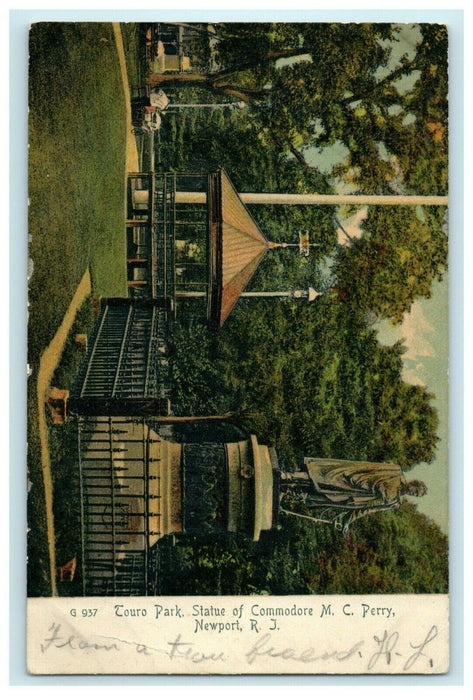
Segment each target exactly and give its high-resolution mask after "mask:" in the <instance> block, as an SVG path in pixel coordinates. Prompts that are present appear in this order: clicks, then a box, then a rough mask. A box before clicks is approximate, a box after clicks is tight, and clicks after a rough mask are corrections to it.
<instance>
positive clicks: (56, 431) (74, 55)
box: [28, 23, 127, 595]
mask: <svg viewBox="0 0 473 700" xmlns="http://www.w3.org/2000/svg"><path fill="white" fill-rule="evenodd" d="M29 48H30V67H29V91H30V94H29V110H30V113H29V201H30V208H29V234H30V252H29V255H30V257H31V258H32V260H33V263H34V272H33V276H32V279H31V281H30V285H29V304H30V306H29V319H28V361H29V363H30V366H31V367H32V369H33V374H32V375H31V377H30V378H29V380H28V476H29V482H30V483H29V496H28V523H29V527H30V532H29V536H28V562H29V566H28V569H29V572H28V573H29V575H28V593H29V595H50V591H51V589H50V582H49V580H48V579H49V571H48V549H47V538H46V521H45V513H44V492H43V479H42V474H41V460H40V443H39V438H38V428H37V426H38V414H37V398H36V377H37V369H38V363H39V358H40V356H41V354H42V352H43V351H44V349H45V348H46V347H47V345H48V344H49V342H50V341H51V339H52V338H53V336H54V334H55V332H56V330H57V328H58V326H59V324H60V323H61V321H62V318H63V316H64V314H65V312H66V310H67V308H68V306H69V304H70V301H71V299H72V297H73V294H74V292H75V290H76V288H77V285H78V283H79V281H80V279H81V278H82V276H83V274H84V272H85V270H86V269H87V268H89V269H90V272H91V277H92V294H93V295H94V296H126V295H127V289H126V262H125V260H126V240H125V225H124V214H125V200H124V196H125V153H126V112H125V103H124V93H123V86H122V80H121V75H120V67H119V61H118V55H117V50H116V45H115V40H114V36H113V30H112V26H111V24H98V23H74V24H72V23H38V24H35V25H33V27H32V30H31V34H30V47H29ZM90 323H91V307H90V305H87V308H84V311H83V314H82V315H81V316H80V317H78V319H77V323H76V324H75V327H74V328H73V332H74V331H75V332H79V331H86V330H87V329H88V327H89V326H90ZM71 335H72V334H71ZM77 352H78V351H77V348H74V347H73V346H71V342H70V341H68V343H67V344H66V348H65V352H64V356H63V362H62V367H61V368H60V369H59V372H58V373H57V374H56V376H55V378H54V379H53V381H54V382H56V383H57V384H59V385H60V386H64V387H67V386H70V383H71V381H72V377H73V375H74V373H75V369H76V367H77V362H78V357H77ZM61 373H62V375H61ZM62 427H63V428H65V430H61V428H62ZM69 433H71V430H69V428H66V426H59V428H58V426H56V427H51V429H50V448H51V457H52V464H53V482H54V489H55V496H56V495H58V494H60V493H66V492H67V491H68V484H69V485H70V486H71V489H70V491H69V495H72V494H71V492H72V490H73V487H74V483H75V482H74V480H73V471H72V470H73V466H74V465H73V459H72V455H71V454H70V449H69V450H68V448H67V445H69V444H70V443H71V441H72V440H73V435H72V434H69ZM56 491H57V494H56ZM68 502H69V503H70V502H73V498H71V499H69V501H67V499H61V498H57V499H56V500H55V504H54V511H55V519H57V521H58V522H57V531H56V546H57V553H58V565H59V564H63V563H64V562H65V561H66V560H67V558H68V557H69V556H71V555H73V554H74V553H75V551H76V546H77V543H76V542H74V541H71V538H70V537H67V532H68V530H67V528H68V527H70V526H71V524H72V523H71V518H72V519H74V518H76V514H75V513H74V514H72V515H71V514H70V513H69V514H68V512H67V503H68ZM71 507H73V506H71ZM69 516H70V517H69ZM68 521H69V522H68ZM73 529H74V528H73Z"/></svg>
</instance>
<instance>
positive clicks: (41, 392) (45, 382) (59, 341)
mask: <svg viewBox="0 0 473 700" xmlns="http://www.w3.org/2000/svg"><path fill="white" fill-rule="evenodd" d="M113 32H114V36H115V43H116V46H117V52H118V59H119V62H120V71H121V76H122V81H123V90H124V97H125V105H126V133H127V139H126V164H125V182H126V176H127V173H128V171H137V170H138V169H139V160H138V151H137V148H136V139H135V137H134V136H133V134H132V123H131V103H130V88H129V84H128V75H127V71H126V62H125V50H124V47H123V38H122V34H121V31H120V25H119V23H118V22H114V23H113ZM124 191H125V192H126V189H125V190H124ZM125 207H126V201H125ZM91 291H92V288H91V281H90V273H89V271H88V270H87V271H86V272H85V273H84V276H83V277H82V279H81V281H80V283H79V286H78V287H77V289H76V292H75V294H74V297H73V299H72V301H71V303H70V305H69V308H68V310H67V312H66V314H65V316H64V318H63V320H62V322H61V325H60V326H59V328H58V330H57V332H56V334H55V336H54V338H53V339H52V341H51V342H50V344H49V345H48V347H47V348H46V350H45V351H44V352H43V354H42V355H41V359H40V363H39V369H38V379H37V392H38V420H39V438H40V441H41V466H42V471H43V481H44V493H45V509H46V526H47V536H48V549H49V568H50V576H51V595H53V596H55V595H57V587H56V550H55V534H54V515H53V481H52V473H51V456H50V452H49V434H48V423H47V416H46V407H45V402H46V400H47V398H48V392H49V388H50V383H51V379H52V376H53V374H54V370H55V369H56V367H57V366H58V364H59V361H60V359H61V355H62V352H63V350H64V345H65V342H66V339H67V336H68V334H69V331H70V329H71V327H72V324H73V322H74V319H75V316H76V314H77V311H78V310H79V308H80V307H81V305H82V304H83V302H84V301H85V299H86V298H87V297H88V296H89V295H90V294H91Z"/></svg>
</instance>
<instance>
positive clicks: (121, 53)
mask: <svg viewBox="0 0 473 700" xmlns="http://www.w3.org/2000/svg"><path fill="white" fill-rule="evenodd" d="M112 25H113V34H114V36H115V44H116V45H117V52H118V60H119V62H120V71H121V76H122V83H123V92H124V97H125V107H126V172H125V177H126V173H127V172H137V171H138V170H139V159H138V150H137V147H136V139H135V137H134V136H133V134H132V129H133V126H132V123H131V100H130V85H129V83H128V73H127V70H126V60H125V48H124V46H123V37H122V32H121V29H120V23H119V22H112ZM125 205H126V202H125Z"/></svg>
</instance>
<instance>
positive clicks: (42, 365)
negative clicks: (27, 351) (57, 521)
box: [37, 270, 92, 596]
mask: <svg viewBox="0 0 473 700" xmlns="http://www.w3.org/2000/svg"><path fill="white" fill-rule="evenodd" d="M91 291H92V290H91V283H90V274H89V271H88V270H87V271H86V272H85V273H84V275H83V277H82V279H81V281H80V282H79V286H78V287H77V289H76V291H75V293H74V296H73V298H72V301H71V303H70V304H69V308H68V309H67V311H66V314H65V316H64V318H63V319H62V321H61V325H60V326H59V328H58V329H57V331H56V333H55V335H54V338H53V339H52V340H51V342H50V343H49V345H48V347H47V348H46V350H45V351H44V352H43V354H42V355H41V358H40V361H39V369H38V379H37V393H38V422H39V439H40V441H41V467H42V472H43V483H44V498H45V507H46V528H47V535H48V548H49V568H50V576H51V593H52V595H53V596H54V595H56V594H57V590H56V551H55V546H54V543H55V536H54V517H53V480H52V473H51V455H50V451H49V433H48V419H47V416H46V401H47V398H48V392H49V388H50V385H51V379H52V376H53V374H54V370H55V369H56V367H57V366H58V364H59V360H60V359H61V355H62V352H63V350H64V345H65V343H66V340H67V336H68V334H69V331H70V329H71V327H72V324H73V323H74V319H75V317H76V314H77V311H78V310H79V308H80V307H81V305H82V304H83V302H84V301H85V299H87V297H88V296H89V295H90V293H91Z"/></svg>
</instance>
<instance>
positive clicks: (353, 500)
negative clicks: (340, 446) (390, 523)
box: [281, 457, 427, 510]
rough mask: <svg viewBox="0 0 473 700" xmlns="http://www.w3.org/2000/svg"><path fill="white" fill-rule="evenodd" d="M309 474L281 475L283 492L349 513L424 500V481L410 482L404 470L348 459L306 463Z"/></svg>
mask: <svg viewBox="0 0 473 700" xmlns="http://www.w3.org/2000/svg"><path fill="white" fill-rule="evenodd" d="M304 466H305V469H306V471H301V472H294V473H292V474H290V473H287V472H285V473H282V474H281V491H282V492H286V493H293V494H294V495H300V496H303V498H304V503H305V504H306V505H309V506H310V505H312V506H318V505H320V506H324V505H325V506H327V505H333V506H336V507H339V508H344V507H345V508H346V509H348V510H355V509H365V508H369V509H370V510H371V509H376V508H380V509H383V510H384V509H387V508H396V507H397V506H399V505H400V503H401V498H402V496H406V495H407V496H424V495H425V494H426V493H427V487H426V486H425V484H424V483H423V482H422V481H417V480H413V481H407V480H406V477H405V476H404V474H403V471H402V469H401V467H400V466H398V465H397V464H384V463H379V462H354V461H351V460H344V459H315V458H312V457H307V458H306V459H305V460H304Z"/></svg>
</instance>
